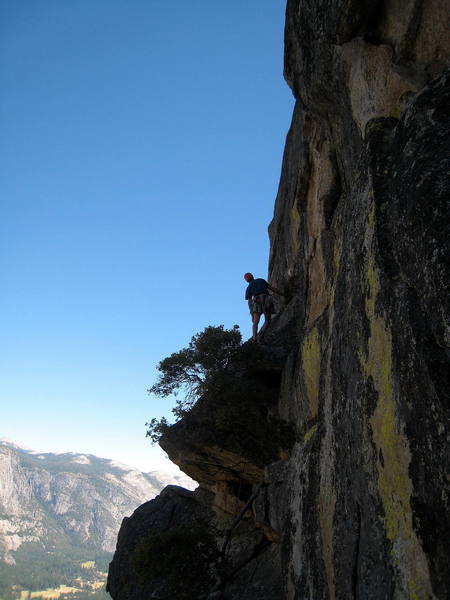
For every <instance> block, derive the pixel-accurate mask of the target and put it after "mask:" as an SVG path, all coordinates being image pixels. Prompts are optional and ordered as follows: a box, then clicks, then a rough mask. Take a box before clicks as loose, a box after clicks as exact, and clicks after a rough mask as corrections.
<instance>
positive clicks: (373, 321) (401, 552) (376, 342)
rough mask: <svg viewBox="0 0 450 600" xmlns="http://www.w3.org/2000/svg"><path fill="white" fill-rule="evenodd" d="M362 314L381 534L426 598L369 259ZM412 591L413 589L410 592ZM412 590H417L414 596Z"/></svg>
mask: <svg viewBox="0 0 450 600" xmlns="http://www.w3.org/2000/svg"><path fill="white" fill-rule="evenodd" d="M367 285H368V292H367V298H366V315H367V318H368V320H369V324H370V337H369V341H368V350H367V356H366V358H365V359H364V360H363V364H362V366H363V369H364V372H365V373H366V375H367V376H368V377H371V379H372V381H373V384H374V387H375V390H376V392H377V394H378V400H377V404H376V408H375V411H374V413H373V415H372V417H371V419H370V424H371V427H372V434H373V439H374V442H375V445H376V448H377V456H378V462H377V470H378V490H379V493H380V497H381V501H382V504H383V509H384V519H385V528H386V536H387V538H388V539H389V540H390V541H391V542H392V552H393V555H394V557H395V562H396V565H397V568H398V569H399V570H400V571H401V572H403V574H404V576H405V579H406V583H407V587H408V589H409V591H410V595H409V598H411V600H412V599H413V598H420V599H422V598H429V597H431V596H430V595H431V593H432V590H431V584H430V575H429V570H428V565H427V560H426V557H425V555H424V552H423V548H422V546H421V544H420V541H419V540H418V538H417V535H416V533H415V531H414V528H413V516H412V509H411V494H412V491H413V486H412V482H411V480H410V478H409V474H408V469H409V464H410V460H411V453H410V450H409V445H408V440H407V438H406V437H405V435H404V434H403V433H402V432H401V430H400V425H399V417H398V411H397V406H396V395H395V386H394V380H393V365H392V355H393V347H392V336H391V332H390V330H389V328H388V326H387V324H386V322H385V320H384V319H383V317H382V316H381V315H379V314H378V312H377V309H376V304H377V297H378V294H379V291H380V283H379V277H378V274H377V270H376V265H375V262H374V259H373V258H372V257H371V258H370V259H369V264H368V270H367ZM414 590H416V591H415V592H414V593H413V591H414ZM417 590H422V591H423V594H422V592H420V594H422V595H419V596H418V595H417V593H418V592H417Z"/></svg>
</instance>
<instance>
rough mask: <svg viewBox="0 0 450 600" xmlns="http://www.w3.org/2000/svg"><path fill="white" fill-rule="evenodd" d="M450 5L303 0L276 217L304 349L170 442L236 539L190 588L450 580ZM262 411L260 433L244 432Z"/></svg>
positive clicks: (424, 594)
mask: <svg viewBox="0 0 450 600" xmlns="http://www.w3.org/2000/svg"><path fill="white" fill-rule="evenodd" d="M449 9H450V6H449V3H448V1H439V0H437V1H433V2H431V1H419V0H407V1H402V2H400V1H396V0H391V1H388V2H365V1H363V2H356V0H347V1H345V0H337V1H334V2H331V1H330V0H320V1H315V2H310V1H307V0H289V1H288V3H287V13H286V32H285V33H286V37H285V47H286V54H285V77H286V80H287V82H288V84H289V85H290V87H291V89H292V91H293V93H294V95H295V97H296V99H297V102H296V106H295V109H294V114H293V119H292V125H291V128H290V131H289V133H288V136H287V141H286V148H285V153H284V159H283V167H282V174H281V180H280V186H279V191H278V195H277V198H276V202H275V211H274V218H273V221H272V223H271V224H270V228H269V232H270V239H271V251H270V258H269V276H270V280H271V282H272V283H273V285H274V286H275V287H276V288H278V289H284V291H285V293H286V303H285V306H284V309H283V311H282V312H281V313H280V314H279V315H278V316H277V317H276V319H275V321H274V323H273V325H272V327H271V329H270V330H269V332H268V334H267V336H266V338H265V344H267V346H268V347H269V348H271V347H272V346H273V347H279V346H280V345H284V348H285V349H286V354H285V355H284V358H283V366H282V369H281V372H280V373H279V377H278V379H277V381H276V382H275V378H272V379H271V378H270V377H268V376H267V375H265V374H264V373H263V372H260V374H259V378H258V381H259V384H260V385H261V386H268V387H269V388H271V399H270V401H268V402H267V404H265V403H264V402H262V403H261V405H258V404H257V402H255V398H254V397H253V398H252V395H251V394H250V393H249V392H248V390H247V389H246V386H245V385H244V386H242V389H241V390H239V389H235V390H234V391H233V394H232V396H233V397H230V398H228V399H227V402H228V404H227V411H224V413H225V414H223V415H222V416H221V419H220V423H219V424H215V423H214V421H215V420H218V419H216V416H218V415H220V401H219V398H216V400H214V399H211V400H209V402H208V404H207V405H205V406H199V408H198V409H196V410H195V411H193V413H192V415H191V416H190V417H189V418H186V419H185V420H184V421H183V422H181V423H180V424H179V425H177V426H176V427H175V428H174V429H173V430H172V432H171V433H170V434H169V435H168V436H167V437H166V439H163V441H162V443H163V445H164V446H165V447H166V448H167V450H168V451H169V453H171V454H172V458H173V459H174V460H175V461H176V462H178V463H179V464H181V465H182V467H183V468H185V469H186V471H187V472H189V473H190V474H192V475H194V476H195V477H196V478H197V479H198V480H199V481H200V483H201V489H204V490H206V489H208V490H209V494H206V493H205V495H204V496H202V497H200V495H198V502H200V504H203V512H202V526H201V528H202V529H204V528H205V525H204V523H205V521H206V522H207V523H209V525H208V531H210V532H211V535H212V536H213V537H214V536H215V540H216V542H215V551H216V552H218V556H217V558H216V559H214V558H213V557H212V556H213V555H211V556H210V557H209V558H208V560H206V561H205V562H204V569H205V570H206V571H207V572H208V576H210V577H211V579H210V580H209V582H210V583H209V584H208V585H206V588H207V589H205V588H203V589H202V590H201V591H198V590H197V592H191V590H190V588H189V585H185V586H184V587H181V588H179V591H178V596H177V598H180V599H181V600H182V599H191V598H192V599H194V598H196V599H197V598H210V599H211V600H212V598H225V599H229V600H252V599H253V598H254V599H255V600H256V599H258V600H278V599H280V600H281V599H283V600H284V599H286V600H301V599H305V600H306V599H314V600H321V599H324V600H325V599H341V600H348V599H349V598H361V599H363V598H364V599H366V598H367V599H377V600H378V599H391V598H392V599H395V600H403V599H405V600H406V599H411V600H412V599H418V600H428V599H432V598H437V599H439V600H444V599H446V598H448V597H450V571H449V567H448V565H449V564H450V523H449V515H450V510H449V509H450V506H449V493H450V489H449V488H450V483H449V463H450V447H449V446H450V430H449V413H450V405H449V389H450V374H449V354H450V353H449V346H450V325H449V313H450V310H449V308H450V306H449V305H450V294H449V281H450V266H449V256H450V247H449V246H450V242H449V240H450V231H449V198H450V184H449V171H450V127H449V122H450V117H449V107H450V74H449V72H448V70H447V69H448V59H449V54H450V52H449V45H450V36H448V15H449V14H450V10H449ZM274 386H276V390H275V389H274ZM231 387H232V386H231ZM236 388H238V385H236ZM258 410H260V411H262V413H261V414H260V417H259V418H258V417H256V414H257V412H255V411H258ZM264 411H265V412H264ZM246 414H247V418H246ZM227 415H228V416H227ZM236 416H237V418H236ZM268 416H270V417H271V418H273V429H272V431H273V432H274V435H273V436H271V435H270V431H269V430H270V427H269V428H267V427H266V425H267V420H266V419H267V418H268ZM280 419H281V422H284V423H286V424H287V426H289V427H291V428H292V430H293V431H294V434H295V435H294V440H293V441H294V443H291V438H290V434H289V435H287V438H286V443H285V444H284V445H283V444H280V437H279V432H280V426H279V423H280ZM261 424H263V425H264V426H261ZM244 428H245V429H246V431H247V434H248V443H249V447H244V445H243V444H240V443H239V436H240V433H239V434H238V435H237V439H233V432H234V431H237V432H241V431H242V430H244ZM288 430H289V429H287V430H286V431H288ZM227 432H228V435H227ZM172 438H173V439H172ZM274 442H275V443H274ZM257 448H259V452H258V451H257ZM268 449H269V451H268ZM211 465H215V466H216V471H215V473H216V475H215V476H214V472H213V471H212V468H211ZM231 473H233V477H232V476H231ZM211 493H212V495H211ZM197 494H199V492H197ZM160 498H161V497H160ZM158 502H165V500H164V499H163V498H161V500H158ZM211 509H212V510H213V512H214V516H211ZM139 519H140V515H139V514H138V513H135V515H134V516H133V517H132V518H131V519H130V520H129V521H127V522H126V523H125V524H124V527H123V531H122V532H121V536H120V537H119V545H118V553H117V555H116V558H117V560H119V561H120V560H125V559H121V557H122V556H123V548H125V547H128V548H130V545H129V544H130V542H129V541H126V540H128V536H133V535H138V536H139V535H141V534H139V533H136V531H137V530H138V520H139ZM135 521H136V522H135ZM167 527H168V529H169V530H171V531H172V533H173V534H174V535H175V534H176V531H177V528H178V524H177V523H176V522H175V523H173V524H170V523H169V524H168V525H167ZM151 529H152V525H151V524H150V525H149V528H148V530H147V531H146V533H145V535H150V533H149V531H151ZM134 543H136V542H134ZM130 552H132V551H131V550H130ZM195 552H196V550H195V545H193V546H192V548H191V549H189V548H186V551H185V556H186V560H190V558H189V557H192V556H194V555H195ZM126 560H127V561H129V560H131V558H130V557H128V558H127V559H126ZM115 561H116V559H115ZM113 564H114V565H115V566H114V570H112V571H111V573H110V590H111V591H112V595H113V598H114V600H128V599H130V600H131V598H133V599H134V600H144V598H150V597H154V598H157V597H158V598H159V597H160V598H163V597H167V595H165V594H166V591H167V590H165V588H164V586H163V587H162V588H161V587H159V588H158V592H157V591H156V588H155V587H152V583H151V582H152V580H153V577H154V576H155V575H154V571H153V570H152V568H149V570H148V575H147V583H146V586H147V587H146V594H147V595H139V594H138V595H130V594H129V593H128V588H127V586H128V585H131V581H132V574H131V572H127V570H126V568H125V569H124V571H123V572H122V573H121V580H120V581H121V584H120V585H119V584H117V581H116V575H115V573H116V572H117V569H119V568H120V565H121V564H122V563H120V562H119V563H118V562H117V561H116V562H115V563H113ZM126 564H127V563H125V562H124V563H123V565H124V567H125V565H126ZM160 568H161V569H163V573H162V574H161V572H160V571H159V572H158V573H159V575H158V576H159V579H158V582H159V583H158V585H159V586H161V580H164V577H165V580H166V582H169V581H172V580H173V579H174V578H177V576H178V575H177V573H178V568H179V564H178V563H176V562H167V563H165V564H164V565H160ZM180 581H181V582H182V578H180ZM167 585H168V584H167ZM152 590H153V592H152ZM151 593H154V594H155V595H154V596H152V595H151ZM195 593H197V595H195Z"/></svg>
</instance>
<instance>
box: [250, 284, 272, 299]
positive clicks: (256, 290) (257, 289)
mask: <svg viewBox="0 0 450 600" xmlns="http://www.w3.org/2000/svg"><path fill="white" fill-rule="evenodd" d="M268 287H269V284H268V283H267V281H266V280H265V279H254V280H253V281H251V282H250V283H249V284H248V287H247V289H246V291H245V299H246V300H249V299H250V298H251V297H252V296H259V294H267V288H268Z"/></svg>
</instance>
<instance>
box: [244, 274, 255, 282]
mask: <svg viewBox="0 0 450 600" xmlns="http://www.w3.org/2000/svg"><path fill="white" fill-rule="evenodd" d="M244 279H245V281H248V282H249V283H250V281H253V279H254V278H253V275H252V274H251V273H246V274H245V275H244Z"/></svg>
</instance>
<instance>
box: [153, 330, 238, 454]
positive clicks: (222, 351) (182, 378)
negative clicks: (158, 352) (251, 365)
mask: <svg viewBox="0 0 450 600" xmlns="http://www.w3.org/2000/svg"><path fill="white" fill-rule="evenodd" d="M241 344H242V335H241V332H240V331H239V326H238V325H234V326H233V327H232V328H231V329H225V328H224V326H223V325H219V326H217V327H215V326H212V325H210V326H209V327H206V328H205V329H204V330H203V331H202V332H200V333H197V334H195V335H194V336H193V337H192V338H191V341H190V342H189V345H188V347H187V348H182V349H181V350H179V351H178V352H174V353H173V354H171V355H170V356H168V357H166V358H164V359H163V360H162V361H161V362H160V363H159V364H158V366H157V369H158V371H159V372H160V375H159V378H158V381H157V382H156V383H155V384H154V385H152V387H151V388H150V389H149V390H148V392H149V393H150V394H155V395H156V396H160V397H163V398H165V397H167V396H170V395H171V394H173V395H174V396H176V395H177V393H178V392H180V391H181V392H182V393H183V396H182V397H181V398H177V399H176V404H175V406H174V408H173V409H172V412H173V414H174V415H175V417H176V420H179V419H181V417H183V415H185V414H186V413H187V412H188V411H189V410H190V409H191V408H192V407H193V405H194V404H195V402H196V401H197V399H198V398H199V397H200V396H201V395H202V394H204V393H205V392H206V390H207V389H208V386H209V384H210V383H211V381H212V379H213V377H214V376H215V375H216V374H218V373H219V372H220V371H224V370H226V368H227V365H228V363H229V361H230V359H231V357H232V356H233V355H234V354H235V352H236V351H237V349H238V348H239V347H240V346H241ZM146 426H147V427H148V431H147V437H150V439H151V440H152V442H153V443H156V442H157V441H158V440H159V438H160V437H161V435H162V434H163V433H164V431H165V429H167V427H170V424H169V422H168V421H167V419H165V418H164V417H163V418H162V419H155V418H153V419H152V420H151V421H150V422H149V423H146Z"/></svg>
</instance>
